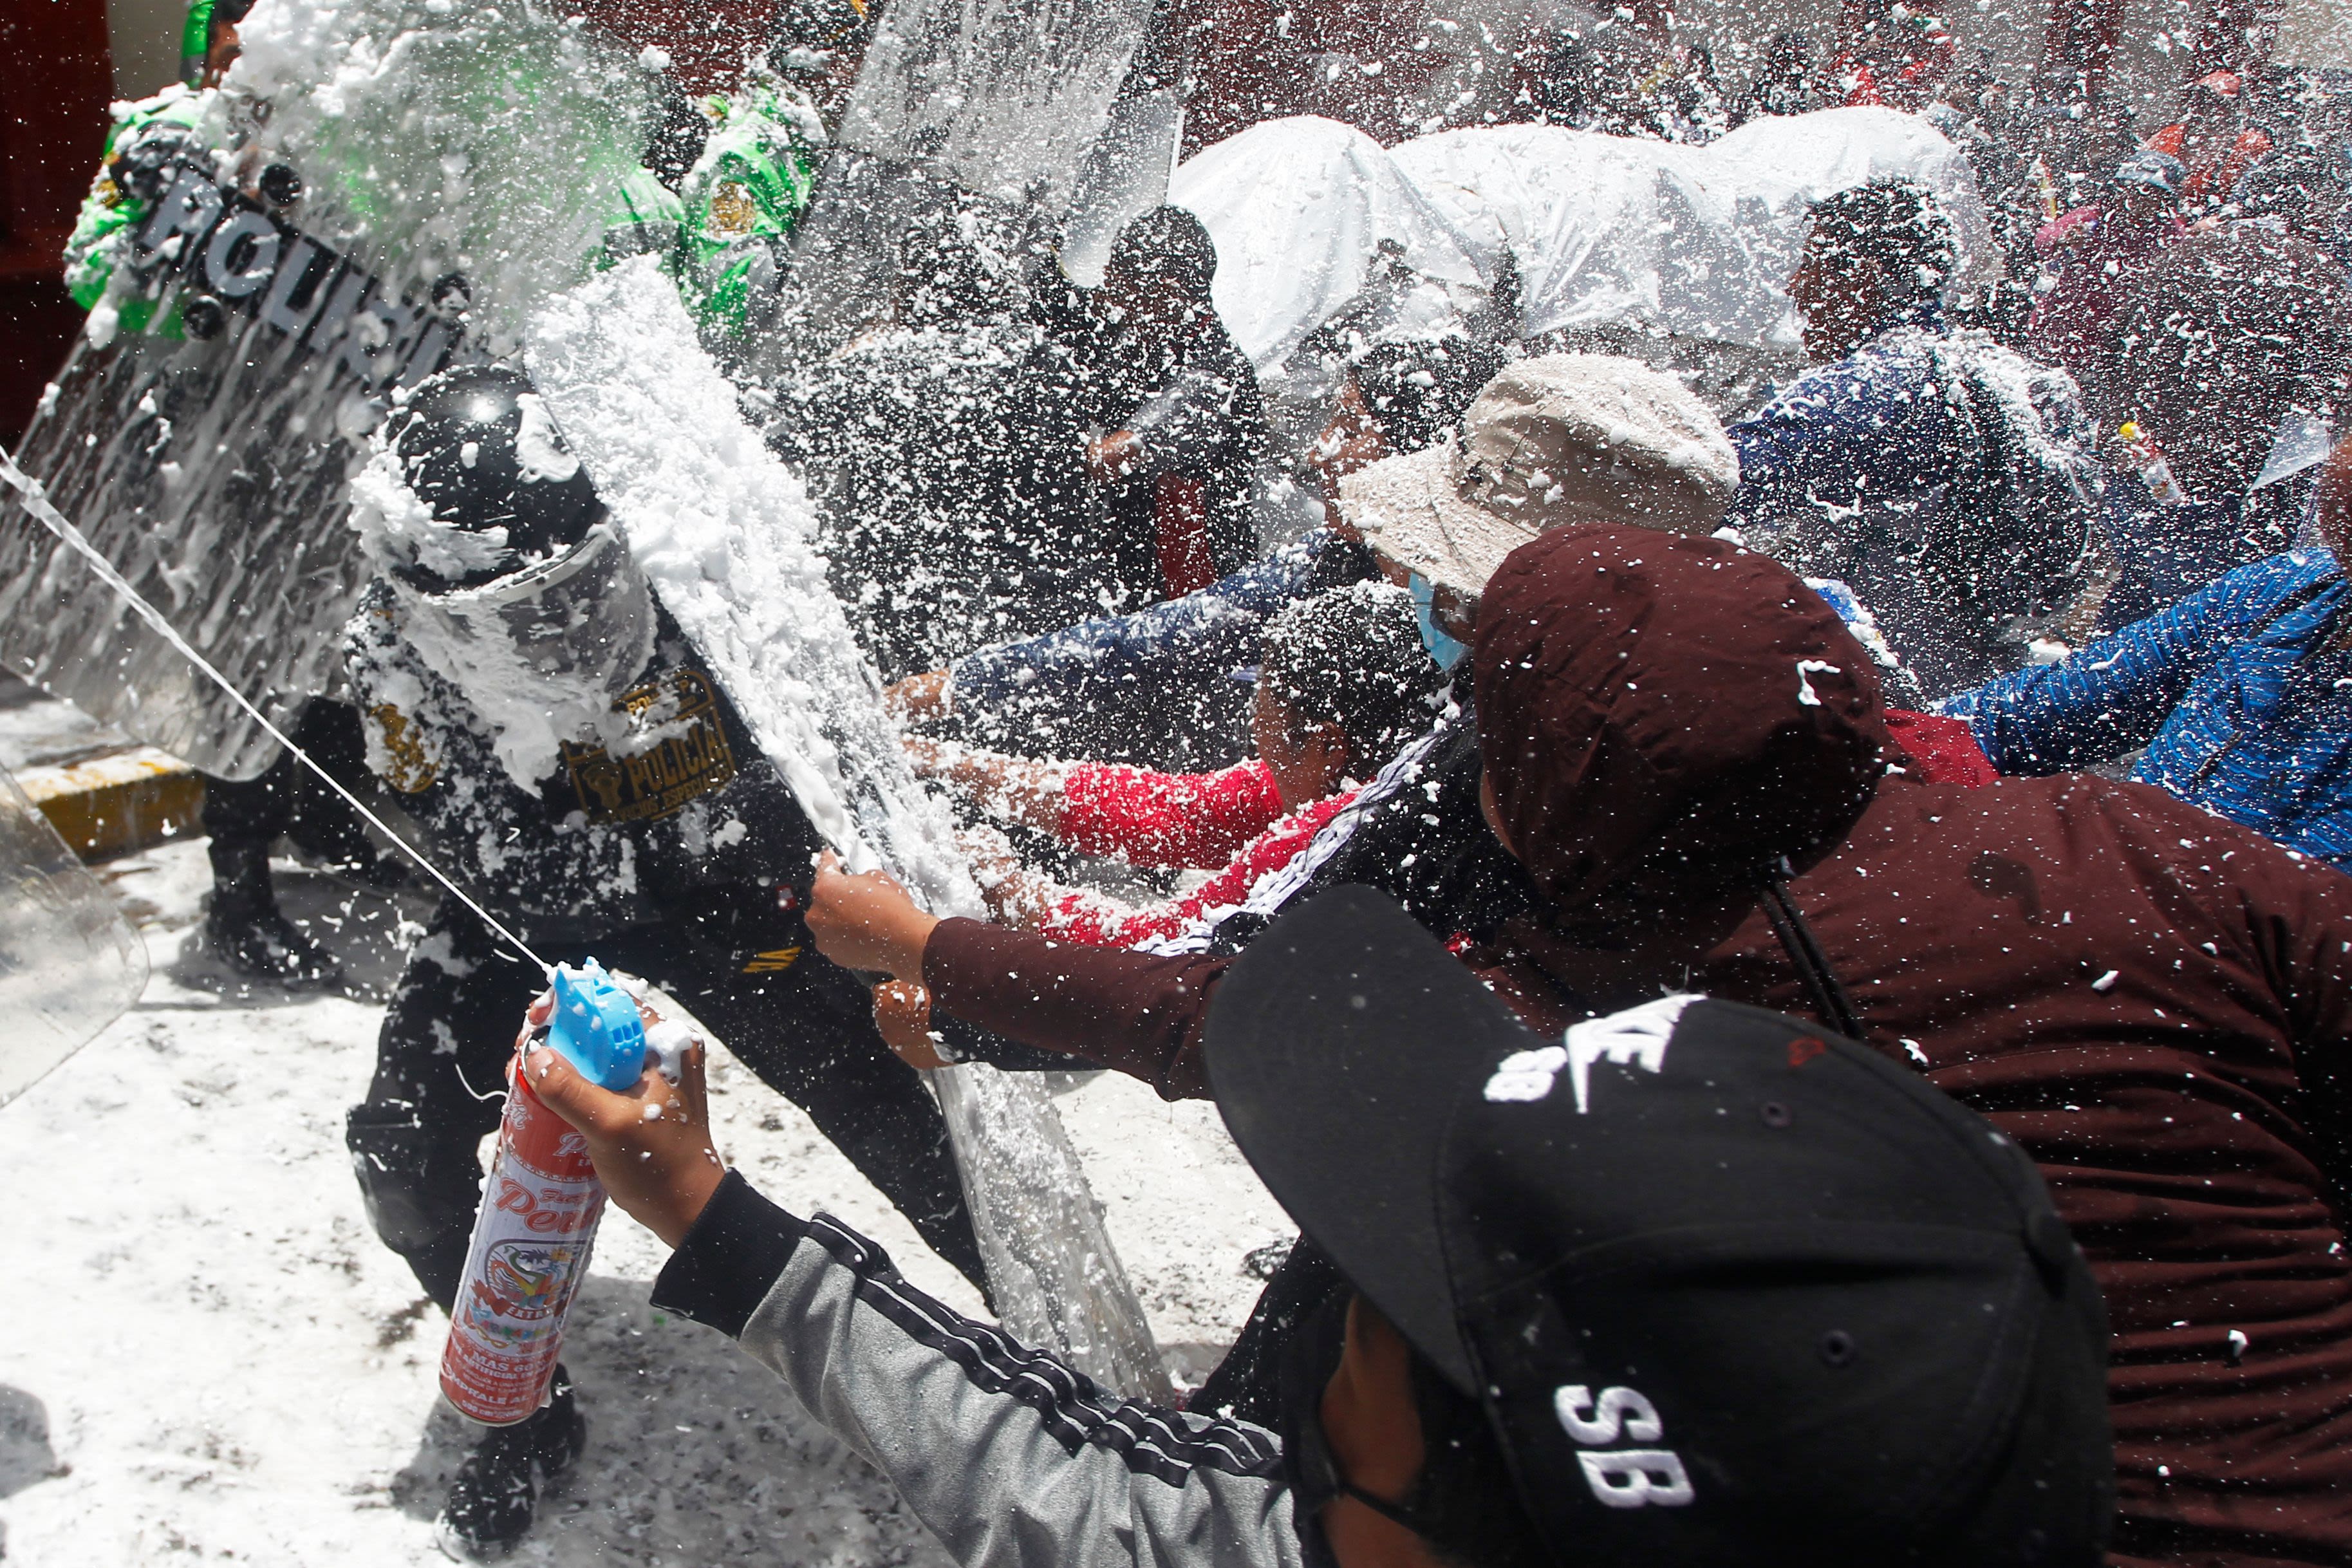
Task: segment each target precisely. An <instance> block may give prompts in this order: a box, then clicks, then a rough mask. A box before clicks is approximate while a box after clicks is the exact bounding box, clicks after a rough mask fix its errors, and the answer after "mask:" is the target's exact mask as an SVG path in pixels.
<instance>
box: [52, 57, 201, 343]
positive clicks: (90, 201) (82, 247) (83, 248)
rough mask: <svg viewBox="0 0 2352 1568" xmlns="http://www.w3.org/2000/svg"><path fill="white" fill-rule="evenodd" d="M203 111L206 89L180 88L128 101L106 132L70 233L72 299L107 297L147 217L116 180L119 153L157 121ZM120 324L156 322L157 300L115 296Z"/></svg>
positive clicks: (174, 121) (171, 121)
mask: <svg viewBox="0 0 2352 1568" xmlns="http://www.w3.org/2000/svg"><path fill="white" fill-rule="evenodd" d="M203 112H204V95H203V94H201V93H194V92H190V91H187V90H186V89H181V88H167V89H164V90H163V92H162V93H160V94H158V95H157V96H155V97H153V98H150V99H145V100H141V101H140V102H137V103H133V104H130V105H127V106H125V107H124V108H123V110H122V112H121V116H120V117H119V118H118V119H117V120H116V121H115V122H114V123H113V125H112V126H110V128H109V129H108V131H107V133H106V147H105V150H104V151H103V152H101V153H100V154H99V163H98V173H97V174H95V175H94V176H92V178H91V180H90V182H89V195H85V196H84V197H83V198H82V204H81V210H80V211H79V213H77V214H76V215H75V216H74V226H73V232H72V233H71V234H69V235H68V236H67V237H66V248H65V273H66V289H67V292H68V293H70V294H71V295H72V296H73V299H74V303H76V304H78V305H79V306H80V307H81V308H82V309H83V310H96V309H98V307H99V306H100V304H101V303H102V302H104V300H106V297H107V289H108V286H109V285H110V283H112V281H113V280H114V274H115V270H116V268H118V267H119V266H120V265H121V260H122V247H124V246H126V245H128V244H130V243H131V240H130V232H131V230H132V229H134V228H136V227H137V226H139V225H140V224H142V223H143V222H145V221H146V218H147V204H146V203H145V202H143V201H142V200H140V199H139V198H138V197H137V196H134V195H131V193H130V192H128V191H125V190H123V189H122V188H121V186H119V185H117V184H115V183H114V175H113V174H112V172H111V171H112V167H113V163H114V156H115V153H117V152H118V151H120V150H121V149H122V148H123V147H126V146H128V145H129V144H130V143H131V142H133V141H135V140H137V139H138V137H139V136H140V135H141V133H142V132H145V131H147V130H148V129H149V128H150V127H152V126H155V125H177V126H182V127H189V126H193V125H194V124H195V123H196V121H197V120H198V119H199V118H200V117H201V116H202V114H203ZM117 310H118V311H119V313H120V322H119V324H120V326H121V329H122V330H124V331H133V332H143V331H149V330H150V329H151V328H152V327H154V325H155V301H154V300H150V299H147V298H146V297H144V296H143V295H142V296H139V297H135V298H129V299H123V300H119V301H118V302H117Z"/></svg>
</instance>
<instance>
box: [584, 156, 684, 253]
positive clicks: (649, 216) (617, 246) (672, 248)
mask: <svg viewBox="0 0 2352 1568" xmlns="http://www.w3.org/2000/svg"><path fill="white" fill-rule="evenodd" d="M685 221H686V207H685V205H684V204H682V203H681V202H679V200H678V199H677V197H676V196H675V195H671V194H670V192H669V189H668V187H667V186H666V185H664V184H662V183H661V182H660V181H659V180H657V179H656V178H655V177H654V174H653V171H652V170H650V169H646V168H642V167H641V168H636V169H633V170H631V171H630V172H629V174H628V175H627V177H626V178H625V179H624V180H623V181H622V182H621V202H620V207H619V210H618V211H616V212H615V213H614V215H613V219H612V221H611V222H610V223H609V224H607V225H606V226H605V228H604V251H603V253H602V254H601V255H600V256H599V257H598V258H597V266H598V268H600V269H601V268H606V267H617V266H619V265H620V264H621V263H622V262H624V261H626V260H628V259H629V258H631V257H633V256H656V257H659V258H661V268H662V270H663V271H665V272H667V273H669V274H670V275H671V276H672V277H676V276H677V270H678V265H679V255H678V250H679V237H680V235H681V233H682V231H683V229H684V226H685Z"/></svg>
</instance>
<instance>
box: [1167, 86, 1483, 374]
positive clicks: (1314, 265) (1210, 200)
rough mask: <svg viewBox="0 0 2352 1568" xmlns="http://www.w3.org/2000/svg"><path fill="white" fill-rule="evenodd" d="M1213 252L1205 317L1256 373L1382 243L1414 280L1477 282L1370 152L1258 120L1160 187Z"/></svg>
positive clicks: (1336, 136)
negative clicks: (1213, 310) (1213, 311)
mask: <svg viewBox="0 0 2352 1568" xmlns="http://www.w3.org/2000/svg"><path fill="white" fill-rule="evenodd" d="M1168 199H1169V201H1170V203H1171V204H1172V205H1176V206H1180V207H1184V208H1186V209H1188V210H1190V211H1191V212H1192V214H1193V215H1194V216H1197V217H1198V218H1199V219H1200V220H1201V222H1202V225H1203V226H1206V227H1207V229H1208V231H1209V237H1211V238H1212V239H1213V240H1215V241H1216V244H1217V280H1216V283H1215V286H1214V289H1213V298H1214V300H1215V301H1216V306H1217V314H1218V315H1219V316H1220V317H1221V318H1222V319H1223V321H1224V323H1225V330H1226V331H1229V332H1231V333H1232V334H1233V336H1234V342H1235V343H1237V344H1238V345H1239V346H1240V348H1241V351H1242V352H1243V353H1245V354H1247V355H1249V357H1250V360H1251V363H1254V364H1255V365H1256V366H1257V368H1258V369H1259V371H1260V372H1262V373H1263V372H1265V371H1267V370H1270V369H1272V368H1273V367H1274V366H1276V365H1279V364H1280V363H1283V362H1284V361H1285V360H1286V359H1288V358H1289V357H1290V354H1291V353H1292V351H1294V350H1295V349H1297V347H1298V345H1299V343H1300V342H1302V341H1304V339H1305V338H1306V337H1307V333H1309V332H1311V331H1314V330H1315V329H1316V328H1317V327H1318V326H1320V325H1322V324H1323V322H1324V321H1327V320H1328V319H1329V318H1330V316H1331V314H1332V312H1334V311H1336V310H1339V307H1340V306H1342V305H1344V304H1346V303H1347V302H1348V301H1349V300H1351V299H1353V298H1354V297H1355V296H1356V295H1357V294H1358V293H1359V292H1360V290H1361V289H1363V288H1364V285H1365V283H1366V282H1367V280H1368V279H1370V277H1371V275H1372V269H1373V267H1374V264H1375V263H1376V262H1377V261H1378V259H1379V258H1380V249H1381V242H1382V241H1394V242H1395V243H1396V244H1397V245H1399V246H1401V247H1402V259H1403V261H1404V263H1405V264H1406V265H1407V266H1409V267H1411V268H1413V269H1414V270H1415V271H1417V272H1420V273H1422V274H1423V275H1424V276H1426V277H1430V278H1433V279H1439V280H1440V281H1442V282H1445V283H1452V284H1461V285H1465V286H1468V287H1472V288H1477V287H1480V286H1481V285H1482V283H1483V279H1484V274H1482V272H1481V270H1480V268H1479V267H1478V265H1477V263H1476V261H1475V260H1474V259H1473V257H1472V254H1471V247H1470V246H1469V245H1468V244H1467V243H1466V241H1465V237H1463V235H1462V234H1461V233H1460V232H1459V231H1458V230H1457V229H1456V228H1455V227H1454V224H1453V222H1452V221H1451V220H1450V219H1449V218H1448V217H1447V216H1445V215H1444V213H1442V212H1441V211H1439V210H1438V208H1437V207H1435V206H1434V205H1432V204H1431V203H1430V202H1429V201H1428V200H1427V198H1426V197H1425V196H1424V195H1423V194H1422V193H1421V192H1420V191H1418V190H1416V189H1415V188H1414V187H1413V185H1412V183H1411V182H1410V181H1409V180H1407V179H1406V178H1405V176H1404V174H1403V173H1402V171H1401V170H1400V169H1399V168H1398V167H1397V165H1396V163H1394V161H1393V160H1391V157H1390V156H1389V154H1388V153H1387V152H1386V151H1384V150H1383V149H1382V148H1381V144H1380V143H1379V142H1375V141H1373V140H1372V139H1371V138H1370V137H1369V136H1367V135H1365V134H1364V133H1363V132H1360V131H1358V130H1355V129H1353V128H1352V127H1349V126H1346V125H1342V124H1340V123H1339V121H1335V120H1323V119H1319V118H1318V117H1316V116H1313V115H1301V116H1297V117H1295V118H1292V119H1287V120H1269V121H1265V123H1264V124H1261V125H1253V126H1251V127H1250V128H1249V129H1248V130H1246V131H1244V132H1241V133H1240V134H1238V135H1235V136H1229V137H1227V138H1226V139H1225V140H1224V141H1223V142H1218V143H1217V144H1216V145H1215V146H1213V147H1209V148H1205V149H1203V150H1202V151H1201V152H1200V153H1195V154H1194V155H1193V156H1192V157H1191V158H1189V159H1187V160H1186V161H1185V162H1184V163H1183V164H1182V165H1181V166H1180V167H1179V168H1178V169H1177V171H1176V177H1175V179H1174V180H1173V181H1171V183H1170V184H1169V188H1168Z"/></svg>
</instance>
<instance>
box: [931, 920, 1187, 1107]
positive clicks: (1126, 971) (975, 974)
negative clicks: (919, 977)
mask: <svg viewBox="0 0 2352 1568" xmlns="http://www.w3.org/2000/svg"><path fill="white" fill-rule="evenodd" d="M1231 963H1233V960H1232V959H1230V958H1212V957H1208V956H1206V955H1203V954H1192V953H1188V954H1181V955H1179V956H1176V957H1172V958H1162V957H1160V956H1157V955H1155V954H1152V953H1147V952H1127V951H1125V950H1124V949H1119V948H1104V947H1076V946H1072V945H1071V944H1069V943H1067V942H1050V941H1048V940H1046V939H1045V937H1042V936H1039V935H1037V934H1035V933H1034V932H1033V931H1010V930H1007V929H1006V928H1004V927H1003V926H992V925H987V924H984V923H983V922H982V921H967V920H949V921H940V923H939V924H938V925H937V926H936V927H934V928H933V929H932V931H931V939H930V941H929V942H928V943H927V944H926V945H925V946H924V948H923V984H924V985H925V986H926V987H927V988H928V989H929V991H930V994H931V1005H932V1006H934V1007H937V1008H940V1009H941V1010H942V1011H944V1012H947V1013H949V1014H951V1015H953V1016H956V1017H959V1018H961V1019H964V1020H965V1021H966V1022H968V1023H972V1024H977V1025H979V1026H981V1027H982V1028H983V1029H989V1030H992V1031H994V1032H995V1033H997V1034H1000V1035H1003V1037H1006V1038H1007V1039H1012V1040H1018V1041H1020V1042H1021V1043H1022V1044H1023V1045H1024V1046H1035V1047H1039V1048H1040V1049H1042V1050H1048V1051H1066V1052H1067V1053H1068V1054H1070V1055H1072V1056H1076V1057H1084V1058H1087V1060H1088V1061H1093V1062H1098V1063H1100V1064H1101V1065H1102V1066H1104V1067H1107V1068H1118V1070H1119V1071H1121V1072H1123V1073H1126V1074H1128V1075H1129V1076H1130V1077H1134V1078H1139V1079H1142V1080H1143V1081H1144V1082H1146V1083H1148V1084H1150V1085H1151V1086H1152V1087H1153V1088H1154V1089H1158V1090H1159V1091H1160V1097H1161V1098H1162V1099H1164V1100H1205V1099H1207V1098H1208V1096H1209V1079H1208V1074H1207V1072H1206V1071H1205V1070H1204V1069H1203V1068H1202V1065H1201V1057H1200V1047H1201V1027H1202V1024H1203V1023H1204V1022H1205V1021H1206V1019H1207V1017H1208V1014H1209V1001H1210V998H1211V997H1213V995H1214V994H1216V987H1217V982H1218V981H1219V980H1220V979H1222V978H1223V975H1224V972H1225V969H1226V967H1227V966H1228V965H1229V964H1231Z"/></svg>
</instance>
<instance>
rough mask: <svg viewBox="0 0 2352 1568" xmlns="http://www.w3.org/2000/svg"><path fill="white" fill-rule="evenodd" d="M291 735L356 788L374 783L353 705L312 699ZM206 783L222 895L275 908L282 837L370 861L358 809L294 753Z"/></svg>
mask: <svg viewBox="0 0 2352 1568" xmlns="http://www.w3.org/2000/svg"><path fill="white" fill-rule="evenodd" d="M287 733H288V735H289V736H290V737H291V738H292V740H293V742H294V743H295V744H296V745H298V746H299V747H301V748H302V749H303V750H304V751H305V752H309V753H310V755H311V756H313V757H315V758H317V759H318V761H319V763H320V765H321V766H323V767H324V768H325V769H326V770H327V771H328V772H329V773H332V774H334V775H335V777H337V778H338V779H341V781H342V782H343V783H344V784H345V785H346V786H347V787H349V788H351V789H352V790H353V791H354V792H359V791H361V790H362V785H363V784H367V783H368V782H369V773H368V767H367V741H366V739H365V737H364V736H363V735H362V732H361V730H360V712H359V710H358V709H356V708H354V707H352V705H351V704H350V703H348V702H331V701H329V700H326V699H324V698H313V699H311V700H310V701H309V702H308V703H306V704H304V705H303V708H302V713H301V716H300V717H299V719H297V720H296V721H295V722H294V724H293V726H292V727H291V728H290V729H289V730H288V731H287ZM204 780H205V805H204V824H205V835H206V836H207V837H208V839H209V843H208V845H207V848H208V850H209V852H210V854H211V856H212V863H213V884H214V888H215V892H216V894H217V895H219V896H221V897H226V898H228V899H230V900H244V901H247V902H251V903H254V904H256V905H257V907H258V908H264V909H275V908H276V907H277V906H276V904H275V902H274V901H273V900H272V899H271V895H270V886H269V847H270V846H271V845H272V844H275V843H276V842H278V837H279V836H280V835H283V834H289V833H290V834H292V835H293V836H294V837H295V839H296V841H297V842H299V843H300V844H301V846H302V847H304V848H305V849H308V850H310V852H311V853H313V854H317V855H322V856H325V857H326V858H330V859H341V860H365V859H368V858H373V854H374V849H373V846H372V845H371V844H370V842H369V840H368V837H367V828H366V826H365V825H364V824H362V822H361V820H360V817H359V814H358V813H356V812H354V811H353V810H352V808H351V807H350V806H349V805H346V804H344V801H343V798H342V796H341V795H337V794H336V793H335V792H334V791H333V790H331V789H329V788H328V787H327V786H326V785H325V784H320V782H319V781H318V779H317V778H316V777H315V776H314V775H313V774H312V773H311V772H310V769H308V768H306V767H304V766H303V765H302V764H301V763H298V762H296V761H295V760H294V754H293V753H292V752H281V753H280V754H279V755H278V760H277V761H276V762H274V763H270V764H269V769H268V772H267V773H263V774H262V775H261V776H260V777H259V778H257V779H243V780H232V779H221V778H215V777H214V776H213V775H212V774H210V773H206V774H205V775H204Z"/></svg>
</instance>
